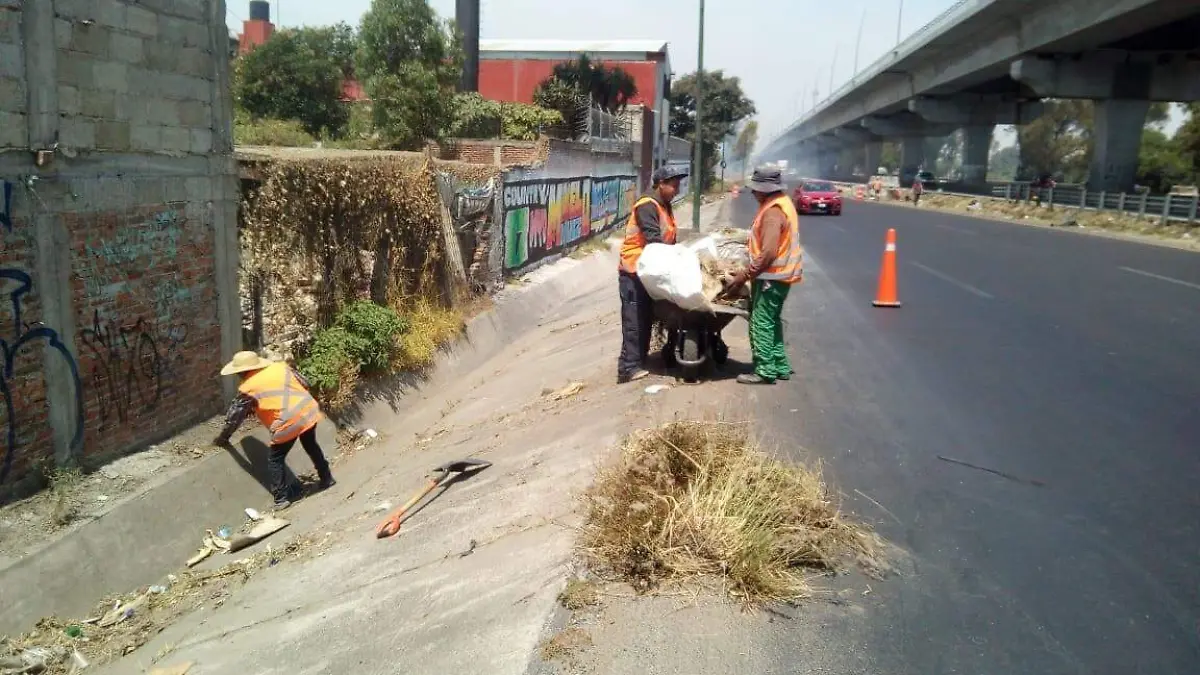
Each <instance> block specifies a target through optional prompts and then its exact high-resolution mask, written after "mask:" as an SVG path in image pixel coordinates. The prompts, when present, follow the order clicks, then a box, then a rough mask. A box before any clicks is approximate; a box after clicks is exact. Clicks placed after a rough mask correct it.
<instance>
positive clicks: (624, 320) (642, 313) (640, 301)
mask: <svg viewBox="0 0 1200 675" xmlns="http://www.w3.org/2000/svg"><path fill="white" fill-rule="evenodd" d="M618 274H619V275H620V276H619V277H618V278H617V290H618V292H619V293H620V295H621V355H620V356H619V357H617V375H618V376H620V375H632V374H633V373H635V372H637V371H638V370H639V369H641V368H642V367H643V366H642V363H643V362H644V361H645V359H646V354H647V353H649V351H650V328H651V326H652V325H653V324H654V301H653V300H651V299H650V296H649V295H648V294H647V293H646V287H645V286H643V285H642V280H641V279H638V277H637V275H636V274H630V273H628V272H624V271H622V272H618Z"/></svg>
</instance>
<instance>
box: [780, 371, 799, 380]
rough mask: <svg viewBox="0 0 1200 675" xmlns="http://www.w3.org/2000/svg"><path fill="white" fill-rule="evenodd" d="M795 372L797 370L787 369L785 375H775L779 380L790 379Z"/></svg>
mask: <svg viewBox="0 0 1200 675" xmlns="http://www.w3.org/2000/svg"><path fill="white" fill-rule="evenodd" d="M795 374H796V371H795V370H788V371H787V372H786V373H784V374H783V375H776V376H775V379H777V380H790V379H792V376H793V375H795Z"/></svg>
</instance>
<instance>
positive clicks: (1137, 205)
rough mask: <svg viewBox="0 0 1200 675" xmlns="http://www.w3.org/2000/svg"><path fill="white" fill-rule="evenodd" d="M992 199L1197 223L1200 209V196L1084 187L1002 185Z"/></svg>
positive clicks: (1024, 184)
mask: <svg viewBox="0 0 1200 675" xmlns="http://www.w3.org/2000/svg"><path fill="white" fill-rule="evenodd" d="M992 196H993V197H1003V198H1004V199H1008V200H1012V201H1032V200H1034V199H1037V200H1038V201H1039V202H1041V203H1043V204H1046V205H1047V206H1061V207H1063V208H1077V209H1087V210H1090V211H1117V212H1119V213H1125V214H1130V215H1136V216H1138V217H1139V218H1146V217H1157V218H1159V220H1160V222H1163V223H1165V222H1167V221H1169V220H1173V221H1177V222H1186V223H1194V222H1196V215H1197V210H1198V209H1200V195H1179V194H1166V195H1151V194H1148V193H1145V192H1139V193H1136V194H1130V193H1127V192H1103V191H1096V190H1088V189H1087V188H1085V187H1061V186H1055V187H1052V188H1049V187H1047V188H1037V187H1033V186H1031V185H1030V184H1029V183H1003V184H999V185H993V186H992Z"/></svg>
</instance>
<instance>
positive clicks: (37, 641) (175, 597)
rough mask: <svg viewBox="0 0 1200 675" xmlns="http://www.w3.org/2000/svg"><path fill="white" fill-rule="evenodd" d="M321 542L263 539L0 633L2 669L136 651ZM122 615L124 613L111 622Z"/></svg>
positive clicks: (68, 669)
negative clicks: (210, 566)
mask: <svg viewBox="0 0 1200 675" xmlns="http://www.w3.org/2000/svg"><path fill="white" fill-rule="evenodd" d="M320 544H321V541H320V540H315V539H311V538H306V537H300V538H298V539H295V540H293V541H291V542H289V543H288V544H286V545H285V546H284V547H282V548H274V549H273V548H271V547H270V546H269V545H265V546H263V550H262V551H259V552H257V553H255V554H253V555H249V556H247V557H245V558H242V559H240V560H238V561H236V562H231V563H229V564H227V565H224V566H223V567H221V568H219V569H216V570H209V571H184V572H180V573H179V574H178V575H170V576H168V577H167V579H166V580H164V582H163V584H162V585H161V586H158V587H155V586H151V587H150V588H142V589H140V590H138V591H136V592H133V593H127V594H124V595H118V596H112V597H109V598H105V599H104V600H102V601H100V602H99V603H98V604H97V605H96V608H95V610H94V611H93V612H92V614H91V616H90V617H89V618H85V619H82V620H78V621H70V620H66V619H62V618H60V617H56V616H50V617H45V618H43V619H41V620H40V621H38V622H37V624H35V625H34V627H33V630H31V631H30V632H28V633H26V634H24V635H22V636H20V637H17V638H5V639H0V672H11V671H9V670H6V669H5V668H4V667H3V665H4V664H6V663H9V662H11V663H18V662H19V661H20V659H21V658H22V657H24V658H25V660H26V661H27V662H29V661H36V660H38V659H40V660H42V662H43V663H44V667H39V666H36V665H34V666H33V668H34V669H32V670H28V671H27V672H31V673H44V674H45V675H65V674H66V673H74V672H78V670H80V669H81V667H80V666H79V665H78V664H79V663H87V664H90V666H91V667H96V666H99V665H103V664H105V663H109V662H111V661H114V660H116V659H119V658H121V657H122V656H125V655H126V654H130V653H132V652H134V651H136V650H137V649H138V648H139V647H141V646H142V645H144V644H146V643H147V642H149V641H150V640H151V639H153V638H154V636H155V635H158V634H159V633H160V632H162V631H163V630H164V629H165V628H167V627H168V626H169V625H171V624H172V623H173V622H174V621H176V620H177V619H178V618H179V617H181V616H183V615H185V614H188V613H190V612H192V611H194V610H196V609H199V608H202V607H205V606H209V607H212V608H214V609H215V608H216V607H219V606H220V605H221V604H222V603H224V602H225V600H226V599H227V598H228V597H229V595H230V593H232V592H233V591H234V590H236V589H237V588H238V587H240V586H242V585H243V584H245V583H246V581H248V580H249V579H250V578H251V577H252V576H254V575H255V574H256V573H258V572H261V571H262V570H264V569H266V568H268V567H272V566H275V565H277V564H280V563H285V562H287V561H295V560H299V559H302V558H304V557H307V556H309V555H312V554H313V553H314V552H315V551H316V550H317V549H318V548H319V545H320ZM118 607H119V608H120V609H115V608H118ZM120 617H125V618H121V620H120V621H119V622H115V623H110V622H111V621H114V620H115V619H117V618H120ZM102 624H109V625H102ZM76 654H78V656H76ZM6 659H8V660H9V661H5V660H6ZM16 672H24V671H21V670H16Z"/></svg>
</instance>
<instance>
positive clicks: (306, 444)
mask: <svg viewBox="0 0 1200 675" xmlns="http://www.w3.org/2000/svg"><path fill="white" fill-rule="evenodd" d="M295 444H296V439H294V438H293V439H292V440H290V441H284V442H283V443H279V444H276V445H272V446H271V454H269V455H267V476H268V477H269V478H270V480H271V495H272V496H273V497H275V501H277V502H281V501H284V500H285V499H288V498H289V497H291V496H293V495H290V494H289V490H288V488H289V487H290V486H289V485H288V484H287V474H288V473H289V472H288V470H287V456H288V452H290V451H291V449H292V446H293V445H295ZM300 445H301V447H303V448H304V452H305V454H307V455H308V458H309V460H311V461H312V463H313V468H315V469H316V470H317V477H318V478H320V479H321V480H322V481H327V480H329V479H330V477H332V476H333V474H332V473H330V471H329V461H328V460H327V459H325V453H324V452H322V451H321V444H320V443H318V442H317V427H316V426H315V425H314V426H313V428H311V429H309V430H308V431H306V432H304V433H302V434H300Z"/></svg>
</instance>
